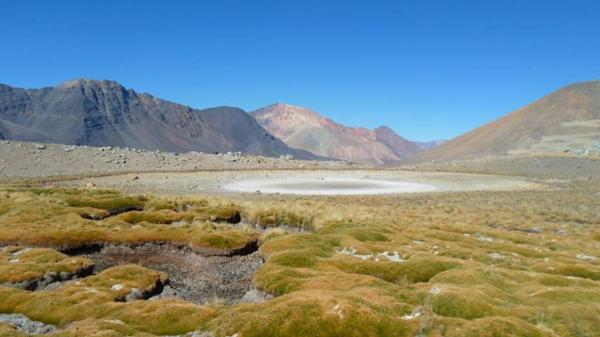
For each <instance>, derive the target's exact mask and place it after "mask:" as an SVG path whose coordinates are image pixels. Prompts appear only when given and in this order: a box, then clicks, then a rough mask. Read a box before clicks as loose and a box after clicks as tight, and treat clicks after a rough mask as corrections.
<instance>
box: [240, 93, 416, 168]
mask: <svg viewBox="0 0 600 337" xmlns="http://www.w3.org/2000/svg"><path fill="white" fill-rule="evenodd" d="M251 114H252V116H254V118H256V120H257V121H258V123H260V125H261V126H262V127H264V128H265V129H266V130H267V131H269V132H270V133H271V134H273V135H274V136H275V137H277V138H279V139H281V140H282V141H283V142H284V143H286V144H287V145H289V146H291V147H294V148H298V149H303V150H306V151H309V152H311V153H313V154H316V155H319V156H324V157H330V158H336V159H343V160H347V161H351V162H358V163H365V164H389V163H397V162H400V161H402V160H404V159H407V158H410V157H413V156H415V155H416V154H418V153H421V152H423V151H424V150H423V148H421V147H419V146H418V145H417V144H416V143H414V142H411V141H408V140H406V139H404V138H402V137H400V136H399V135H398V134H396V133H395V132H394V131H393V130H392V129H390V128H389V127H386V126H380V127H378V128H376V129H374V130H369V129H366V128H354V127H348V126H344V125H341V124H338V123H336V122H334V121H332V120H331V119H329V118H325V117H323V116H322V115H320V114H318V113H317V112H315V111H312V110H309V109H307V108H303V107H299V106H294V105H289V104H283V103H277V104H273V105H269V106H267V107H264V108H261V109H258V110H256V111H254V112H252V113H251Z"/></svg>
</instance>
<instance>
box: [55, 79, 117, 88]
mask: <svg viewBox="0 0 600 337" xmlns="http://www.w3.org/2000/svg"><path fill="white" fill-rule="evenodd" d="M75 87H104V88H119V89H121V88H122V89H125V88H124V87H123V86H122V85H121V84H120V83H118V82H115V81H111V80H94V79H87V78H76V79H72V80H68V81H64V82H62V83H60V84H59V85H58V86H57V88H63V89H68V88H75Z"/></svg>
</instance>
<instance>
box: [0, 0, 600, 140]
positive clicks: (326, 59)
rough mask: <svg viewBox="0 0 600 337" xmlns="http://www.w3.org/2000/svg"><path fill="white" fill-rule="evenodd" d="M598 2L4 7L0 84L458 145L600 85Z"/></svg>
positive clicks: (109, 1)
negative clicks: (141, 96) (281, 112)
mask: <svg viewBox="0 0 600 337" xmlns="http://www.w3.org/2000/svg"><path fill="white" fill-rule="evenodd" d="M599 18H600V1H584V0H579V1H577V0H575V1H567V0H565V1H552V0H545V1H536V0H527V1H508V0H506V1H503V0H496V1H460V0H455V1H450V0H448V1H400V0H398V1H366V0H365V1H351V0H345V1H323V0H322V1H313V0H297V1H285V0H280V1H264V0H252V1H249V0H248V1H243V0H239V1H226V0H214V1H127V2H126V1H113V0H102V1H99V0H97V1H27V0H21V1H0V46H1V50H0V83H6V84H9V85H14V86H19V87H28V88H34V87H41V86H53V85H56V84H58V83H60V82H62V81H64V80H67V79H73V78H80V77H85V78H94V79H112V80H116V81H118V82H120V83H122V84H123V85H125V86H126V87H130V88H134V89H136V90H138V91H141V92H148V93H151V94H154V95H155V96H158V97H161V98H165V99H169V100H172V101H176V102H179V103H183V104H186V105H190V106H192V107H196V108H204V107H210V106H217V105H232V106H238V107H241V108H243V109H245V110H248V111H251V110H254V109H256V108H259V107H261V106H264V105H267V104H270V103H274V102H286V103H291V104H296V105H301V106H305V107H309V108H311V109H313V110H316V111H319V112H321V113H323V114H325V115H327V116H328V117H331V118H332V119H334V120H337V121H339V122H342V123H344V124H348V125H352V126H366V127H376V126H378V125H381V124H386V125H389V126H390V127H392V128H394V129H395V130H396V131H397V132H398V133H399V134H401V135H402V136H404V137H407V138H409V139H414V140H430V139H439V138H452V137H454V136H457V135H459V134H461V133H463V132H465V131H468V130H470V129H472V128H474V127H477V126H479V125H481V124H483V123H485V122H487V121H490V120H493V119H495V118H497V117H499V116H501V115H503V114H505V113H507V112H510V111H512V110H514V109H516V108H518V107H520V106H522V105H525V104H527V103H530V102H532V101H533V100H535V99H537V98H539V97H541V96H543V95H545V94H547V93H550V92H551V91H553V90H555V89H557V88H560V87H562V86H564V85H567V84H570V83H573V82H579V81H586V80H595V79H600V19H599Z"/></svg>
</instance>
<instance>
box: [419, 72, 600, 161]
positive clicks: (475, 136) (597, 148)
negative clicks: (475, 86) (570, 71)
mask: <svg viewBox="0 0 600 337" xmlns="http://www.w3.org/2000/svg"><path fill="white" fill-rule="evenodd" d="M564 152H575V153H581V154H589V153H596V154H597V153H599V152H600V81H592V82H584V83H578V84H573V85H570V86H567V87H565V88H562V89H560V90H558V91H556V92H554V93H552V94H550V95H547V96H545V97H543V98H541V99H539V100H538V101H536V102H534V103H532V104H529V105H527V106H525V107H523V108H521V109H518V110H516V111H513V112H512V113H510V114H508V115H506V116H504V117H502V118H500V119H498V120H496V121H493V122H491V123H488V124H486V125H484V126H482V127H479V128H477V129H475V130H473V131H470V132H468V133H466V134H464V135H462V136H459V137H457V138H455V139H453V140H451V141H449V142H447V143H444V144H442V145H441V146H439V147H437V148H435V149H433V150H431V151H427V152H425V153H422V154H420V155H419V156H417V157H416V158H414V160H415V161H429V160H440V161H444V160H453V159H463V158H469V157H476V156H485V155H506V154H514V153H520V154H531V153H545V154H552V153H564Z"/></svg>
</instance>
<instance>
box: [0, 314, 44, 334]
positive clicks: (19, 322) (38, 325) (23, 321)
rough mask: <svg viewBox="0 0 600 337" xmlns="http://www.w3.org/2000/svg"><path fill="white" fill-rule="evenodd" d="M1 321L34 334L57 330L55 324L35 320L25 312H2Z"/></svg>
mask: <svg viewBox="0 0 600 337" xmlns="http://www.w3.org/2000/svg"><path fill="white" fill-rule="evenodd" d="M0 322H2V323H6V324H8V325H11V326H13V327H14V328H15V329H17V330H18V331H21V332H25V333H28V334H34V335H40V334H46V333H51V332H54V331H55V330H56V327H55V326H54V325H50V324H44V323H42V322H38V321H33V320H31V319H29V317H27V316H25V315H23V314H0Z"/></svg>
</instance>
